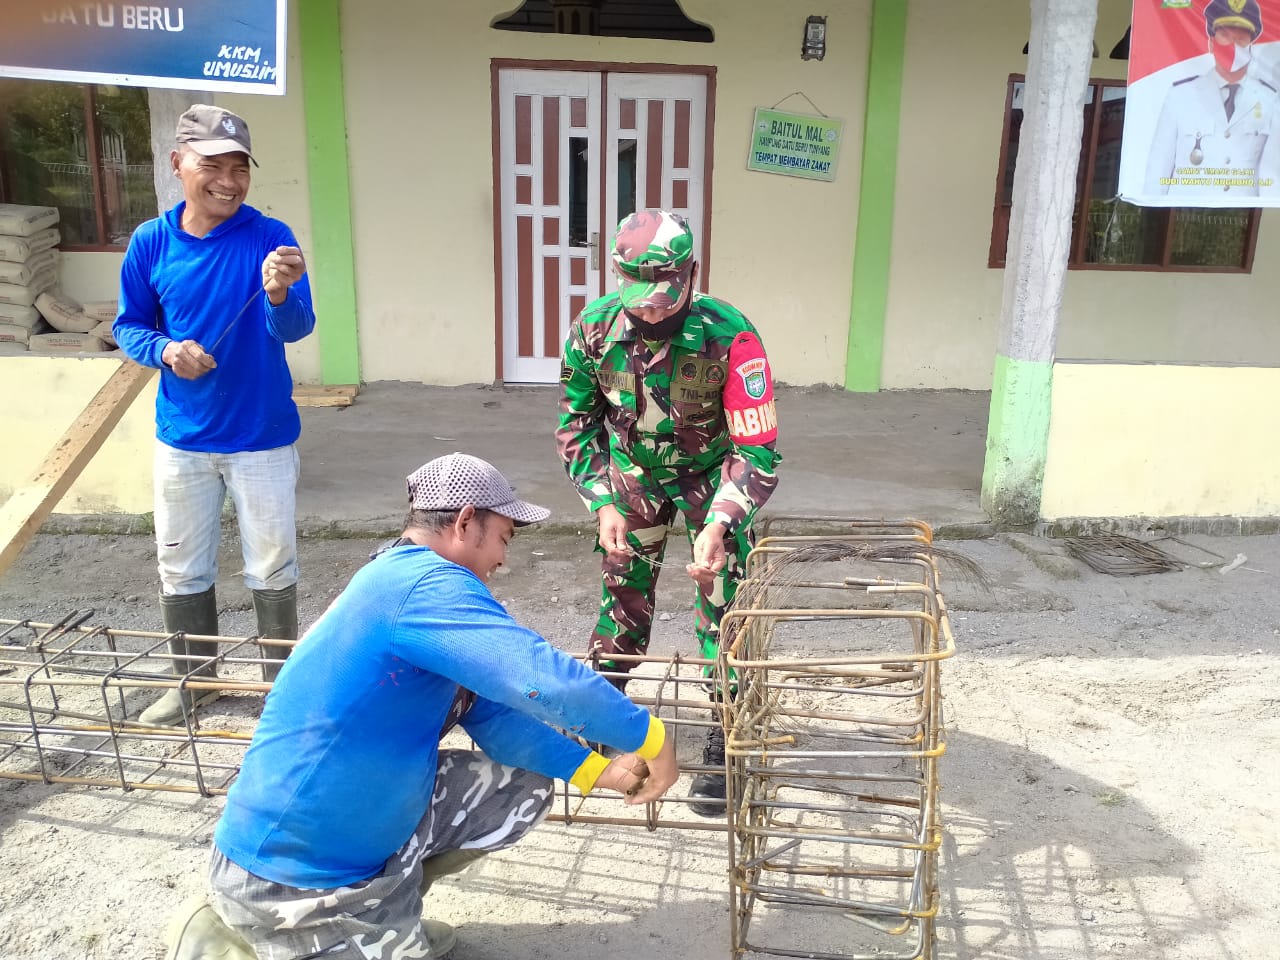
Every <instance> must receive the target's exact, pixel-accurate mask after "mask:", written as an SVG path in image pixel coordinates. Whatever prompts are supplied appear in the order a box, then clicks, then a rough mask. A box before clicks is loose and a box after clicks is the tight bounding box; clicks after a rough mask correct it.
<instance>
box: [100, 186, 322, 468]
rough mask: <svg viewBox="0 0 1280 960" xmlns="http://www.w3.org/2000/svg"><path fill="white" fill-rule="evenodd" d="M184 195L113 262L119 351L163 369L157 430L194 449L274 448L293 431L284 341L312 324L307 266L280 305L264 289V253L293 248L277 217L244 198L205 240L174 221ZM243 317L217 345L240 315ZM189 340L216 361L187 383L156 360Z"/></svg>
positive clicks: (296, 427) (297, 425)
mask: <svg viewBox="0 0 1280 960" xmlns="http://www.w3.org/2000/svg"><path fill="white" fill-rule="evenodd" d="M185 206H186V204H185V203H180V204H178V206H176V207H175V208H173V209H172V210H170V211H169V212H168V213H166V214H164V216H162V217H157V218H156V219H154V220H148V221H147V222H146V223H144V224H142V226H140V227H138V229H137V230H136V231H135V232H134V234H133V238H132V239H131V240H130V241H129V249H128V251H127V252H126V253H125V257H124V263H123V265H122V266H121V268H120V311H119V314H118V315H117V317H116V321H115V324H114V325H113V326H112V331H111V332H112V335H113V336H114V337H115V339H116V343H118V344H119V345H120V347H121V349H122V350H124V352H125V354H126V355H127V356H128V357H129V358H130V359H132V360H135V361H136V362H138V363H140V364H143V365H144V366H148V367H159V368H160V387H159V390H158V392H157V396H156V436H157V437H158V438H159V439H160V440H161V441H162V442H164V443H166V444H168V445H169V446H171V447H177V448H178V449H180V450H191V451H195V452H200V453H240V452H244V451H251V450H271V449H273V448H275V447H283V446H287V445H288V444H291V443H293V442H294V441H295V440H297V439H298V435H299V433H301V430H302V425H301V421H300V420H299V418H298V408H297V406H296V405H295V404H294V402H293V376H292V374H290V372H289V365H288V363H287V361H286V360H285V353H284V345H285V344H286V343H293V342H294V341H296V340H301V339H302V338H303V337H305V336H307V334H309V333H311V331H312V330H314V329H315V324H316V317H315V312H314V311H313V309H312V306H311V286H310V283H309V282H308V280H307V277H306V275H305V274H304V275H303V277H302V279H300V280H299V281H298V282H297V283H295V284H294V285H293V286H292V287H290V288H289V291H288V295H287V297H286V298H285V301H284V303H282V304H280V305H279V306H274V305H272V303H271V301H270V300H269V299H268V298H267V294H266V292H265V291H264V290H263V289H262V261H263V260H264V259H266V256H267V254H268V253H270V252H271V251H272V250H274V249H275V248H276V247H279V246H297V245H298V243H297V240H295V239H294V236H293V233H292V231H290V229H289V228H288V226H286V225H285V224H284V223H281V222H280V221H279V220H274V219H272V218H271V217H267V216H264V215H263V214H262V213H261V212H260V211H258V210H256V209H254V208H253V207H251V206H249V205H248V204H242V205H241V207H240V209H239V210H237V211H236V213H235V214H234V215H233V216H232V217H230V218H228V219H227V220H226V221H224V222H223V223H221V224H219V225H218V226H217V227H215V228H214V229H213V230H211V231H209V233H208V234H207V235H205V236H204V237H195V236H192V235H191V234H189V233H187V232H185V231H184V230H183V229H182V226H181V224H182V211H183V209H184V208H185ZM255 291H257V296H256V300H255V301H254V302H253V303H250V304H249V307H248V309H246V310H245V312H244V314H243V316H241V317H240V318H239V319H238V320H236V322H235V325H234V326H233V327H231V331H230V333H228V334H227V336H226V338H225V339H224V340H222V342H221V343H218V345H217V347H214V343H215V341H217V340H218V338H219V337H220V336H222V334H223V332H224V331H225V330H226V329H227V326H228V324H230V323H231V321H232V319H233V318H234V317H235V316H236V314H237V312H238V311H239V310H240V308H241V307H242V306H244V305H245V303H246V302H248V301H249V300H250V299H251V298H253V297H254V292H255ZM175 340H178V341H181V340H195V341H196V342H197V343H199V344H200V345H201V346H203V347H204V348H205V349H206V350H207V351H209V352H210V353H211V354H213V358H214V360H216V361H217V364H218V365H217V367H215V368H214V369H213V370H211V371H209V372H208V373H206V374H205V375H204V376H202V377H200V378H198V379H196V380H183V379H182V378H181V377H179V376H178V375H177V374H176V373H174V372H173V371H172V370H170V369H169V368H168V367H166V366H165V365H164V364H163V363H162V362H161V360H160V357H161V355H162V354H163V353H164V348H165V347H166V346H168V345H169V343H170V342H171V341H175Z"/></svg>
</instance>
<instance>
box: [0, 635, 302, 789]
mask: <svg viewBox="0 0 1280 960" xmlns="http://www.w3.org/2000/svg"><path fill="white" fill-rule="evenodd" d="M92 618H93V614H92V612H72V613H70V614H68V615H67V616H65V617H63V618H62V619H61V620H59V621H58V622H56V623H35V622H32V621H30V620H0V779H12V780H25V781H32V782H43V783H59V784H76V785H82V786H116V787H120V788H121V789H124V790H135V789H137V790H156V791H165V792H177V793H201V794H204V795H205V796H213V795H215V794H225V793H226V792H227V788H228V787H229V786H230V785H231V782H232V780H234V779H235V776H236V774H237V773H238V772H239V770H240V761H241V759H242V757H243V756H244V751H245V748H246V747H247V746H248V744H249V740H250V739H251V737H252V735H253V727H254V724H255V723H256V721H257V716H258V713H259V712H260V709H261V700H262V697H263V696H264V695H265V694H266V691H268V690H269V689H270V688H271V685H270V684H269V683H267V682H265V680H264V672H263V667H264V664H265V663H266V662H267V660H268V656H269V655H268V654H265V653H264V648H262V647H261V646H260V645H259V644H258V642H257V639H256V638H252V637H251V638H231V637H194V638H192V639H196V640H207V641H210V642H212V643H215V644H216V649H217V654H216V655H214V656H209V657H197V658H182V659H178V658H176V657H174V655H173V654H171V653H170V652H169V640H170V639H171V637H170V636H169V635H168V634H165V633H151V632H146V631H138V630H116V629H112V628H109V627H107V626H102V625H94V624H92V623H91V621H92ZM274 662H277V663H278V662H279V661H274ZM215 674H216V675H215ZM175 687H181V688H183V689H185V690H188V691H192V693H193V695H196V696H202V695H204V694H207V693H208V692H209V691H211V690H217V691H218V692H219V694H220V695H225V696H221V697H220V699H219V700H218V701H216V702H215V703H214V704H212V705H211V706H209V707H207V708H204V707H202V708H201V709H200V710H199V711H198V712H196V713H192V714H190V715H189V716H188V717H187V718H186V722H185V724H184V725H183V726H179V727H152V726H146V725H144V724H142V723H140V722H138V719H137V716H138V714H139V713H140V712H141V711H142V710H143V709H144V708H145V707H146V706H147V705H148V704H150V703H151V702H152V701H153V700H155V699H156V698H158V697H159V696H160V695H161V694H163V693H164V691H165V690H166V689H171V688H175Z"/></svg>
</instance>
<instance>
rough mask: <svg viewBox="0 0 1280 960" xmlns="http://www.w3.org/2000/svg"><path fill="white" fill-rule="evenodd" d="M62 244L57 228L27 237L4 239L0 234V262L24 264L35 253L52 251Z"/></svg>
mask: <svg viewBox="0 0 1280 960" xmlns="http://www.w3.org/2000/svg"><path fill="white" fill-rule="evenodd" d="M61 242H62V235H61V234H59V233H58V228H57V227H50V228H49V229H47V230H41V231H40V232H38V233H33V234H32V235H31V236H29V237H6V236H5V235H4V234H0V260H7V261H11V262H13V263H25V262H26V261H27V260H30V259H31V258H32V257H33V256H35V255H36V254H37V253H43V252H44V251H45V250H52V249H53V248H54V247H56V246H57V245H58V244H60V243H61Z"/></svg>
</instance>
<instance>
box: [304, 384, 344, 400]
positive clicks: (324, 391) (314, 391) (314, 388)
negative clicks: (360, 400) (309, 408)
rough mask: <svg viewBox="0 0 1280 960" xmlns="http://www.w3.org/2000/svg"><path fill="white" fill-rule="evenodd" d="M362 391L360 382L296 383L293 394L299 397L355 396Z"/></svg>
mask: <svg viewBox="0 0 1280 960" xmlns="http://www.w3.org/2000/svg"><path fill="white" fill-rule="evenodd" d="M359 392H360V386H359V384H354V383H348V384H328V385H325V384H318V383H295V384H294V385H293V396H294V398H295V399H296V398H298V397H354V396H355V395H356V394H358V393H359Z"/></svg>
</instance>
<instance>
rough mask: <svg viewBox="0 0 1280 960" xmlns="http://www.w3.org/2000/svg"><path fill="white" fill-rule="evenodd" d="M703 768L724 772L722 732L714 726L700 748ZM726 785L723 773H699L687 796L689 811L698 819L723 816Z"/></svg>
mask: <svg viewBox="0 0 1280 960" xmlns="http://www.w3.org/2000/svg"><path fill="white" fill-rule="evenodd" d="M702 763H703V765H704V766H708V767H715V768H718V769H719V770H720V771H723V770H724V730H723V729H722V728H721V727H719V726H715V727H712V728H711V729H710V730H708V731H707V745H706V746H705V747H703V748H702ZM725 792H726V783H725V777H724V773H723V772H720V773H700V774H698V775H697V776H696V777H694V778H693V785H692V786H690V787H689V796H690V797H691V798H693V801H692V802H691V803H690V804H689V809H690V810H692V811H693V812H694V813H696V814H697V815H698V816H700V817H723V816H724V815H725Z"/></svg>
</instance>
